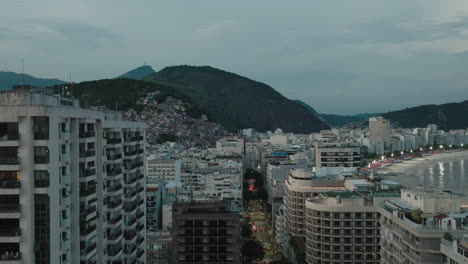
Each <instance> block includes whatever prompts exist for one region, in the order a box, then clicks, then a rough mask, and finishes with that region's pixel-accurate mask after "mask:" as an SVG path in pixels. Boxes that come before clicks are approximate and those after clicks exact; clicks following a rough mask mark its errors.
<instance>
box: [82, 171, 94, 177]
mask: <svg viewBox="0 0 468 264" xmlns="http://www.w3.org/2000/svg"><path fill="white" fill-rule="evenodd" d="M94 175H96V169H83V170H81V171H80V177H82V178H86V177H90V176H94Z"/></svg>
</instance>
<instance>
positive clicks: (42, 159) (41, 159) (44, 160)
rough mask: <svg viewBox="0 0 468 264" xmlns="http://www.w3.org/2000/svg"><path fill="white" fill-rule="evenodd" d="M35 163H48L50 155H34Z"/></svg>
mask: <svg viewBox="0 0 468 264" xmlns="http://www.w3.org/2000/svg"><path fill="white" fill-rule="evenodd" d="M34 163H36V164H47V163H49V156H48V155H47V156H34Z"/></svg>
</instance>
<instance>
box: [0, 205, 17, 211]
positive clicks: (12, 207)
mask: <svg viewBox="0 0 468 264" xmlns="http://www.w3.org/2000/svg"><path fill="white" fill-rule="evenodd" d="M20 211H21V205H19V204H0V213H18V212H20Z"/></svg>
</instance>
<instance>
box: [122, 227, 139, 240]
mask: <svg viewBox="0 0 468 264" xmlns="http://www.w3.org/2000/svg"><path fill="white" fill-rule="evenodd" d="M136 235H137V233H136V232H135V231H133V230H132V231H125V240H128V241H131V240H133V239H134V238H135V237H136Z"/></svg>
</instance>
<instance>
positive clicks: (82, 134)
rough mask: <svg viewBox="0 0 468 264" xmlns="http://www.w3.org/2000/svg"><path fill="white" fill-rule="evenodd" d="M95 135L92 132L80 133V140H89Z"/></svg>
mask: <svg viewBox="0 0 468 264" xmlns="http://www.w3.org/2000/svg"><path fill="white" fill-rule="evenodd" d="M95 135H96V132H94V131H86V132H84V131H80V138H90V137H94V136H95Z"/></svg>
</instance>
